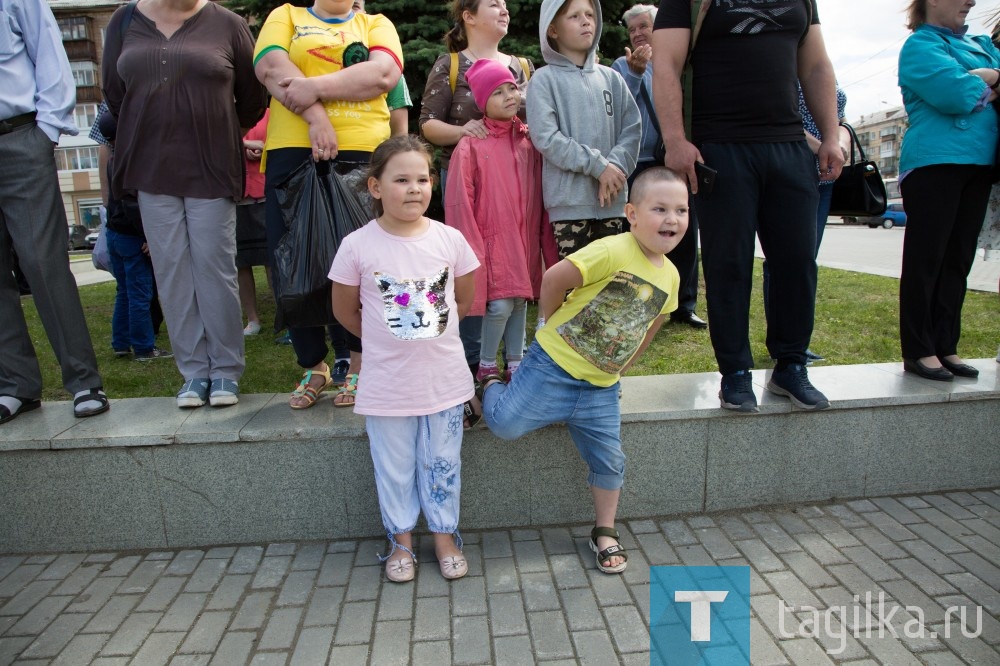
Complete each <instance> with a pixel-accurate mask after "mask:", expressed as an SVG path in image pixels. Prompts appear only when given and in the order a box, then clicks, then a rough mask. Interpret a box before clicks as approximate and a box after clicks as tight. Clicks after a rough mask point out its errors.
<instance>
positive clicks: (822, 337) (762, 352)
mask: <svg viewBox="0 0 1000 666" xmlns="http://www.w3.org/2000/svg"><path fill="white" fill-rule="evenodd" d="M254 271H255V277H256V280H257V302H258V309H259V311H260V316H261V325H262V330H261V333H260V334H258V335H256V336H250V337H247V338H245V340H246V360H247V363H246V366H247V367H246V372H245V374H244V375H243V378H242V380H241V381H240V390H241V391H242V392H243V393H285V392H289V391H291V390H292V389H293V388H294V386H295V384H297V383H298V379H299V377H300V376H301V374H302V369H301V368H300V367H299V366H298V364H297V363H296V362H295V354H294V352H293V351H292V349H291V347H288V346H284V345H277V344H275V342H274V339H275V334H274V333H272V323H273V321H274V307H275V306H274V302H273V299H272V295H271V290H270V288H269V287H268V285H267V281H266V279H265V277H264V271H263V269H262V268H260V267H258V268H255V269H254ZM761 283H762V279H761V260H759V259H758V260H756V262H755V266H754V288H753V292H752V294H751V319H750V343H751V348H752V351H753V357H754V362H755V364H756V367H758V368H768V367H771V366H772V365H773V361H771V359H770V358H769V356H768V353H767V348H766V346H765V344H764V336H765V333H766V325H765V322H764V315H763V300H762V292H761ZM79 290H80V299H81V301H82V303H83V309H84V314H85V316H86V318H87V325H88V328H89V330H90V335H91V339H92V341H93V343H94V350H95V352H96V354H97V361H98V367H99V369H100V371H101V374H102V376H103V378H104V387H105V390H106V391H107V393H108V396H109V397H110V398H112V399H116V398H136V397H154V396H166V397H169V396H173V395H174V394H175V393H176V391H177V389H178V387H179V386H180V385H181V384H182V383H183V380H182V378H181V376H180V374H179V373H178V372H177V367H176V365H175V364H174V362H173V361H172V360H171V359H163V360H156V361H152V362H149V363H136V362H134V361H133V360H132V359H131V357H129V358H125V359H122V358H116V357H115V356H114V353H113V352H112V349H111V317H112V313H113V311H114V298H115V283H114V282H104V283H101V284H95V285H87V286H82V287H80V288H79ZM898 293H899V280H897V279H895V278H888V277H881V276H877V275H869V274H867V273H854V272H851V271H843V270H837V269H833V268H824V267H820V268H819V289H818V291H817V295H816V317H815V326H814V331H813V337H812V342H811V345H810V346H811V348H812V349H813V350H815V351H816V352H817V353H819V354H821V355H822V356H824V357H825V358H826V362H825V363H826V364H828V365H852V364H858V363H891V362H898V361H900V356H899V319H898V311H899V305H898V303H899V300H898ZM704 294H705V288H704V283H702V284H701V288H700V291H699V300H698V307H697V309H698V312H699V314H701V315H702V316H705V296H704ZM21 304H22V306H23V309H24V314H25V319H26V320H27V322H28V328H29V332H30V335H31V340H32V342H33V343H34V345H35V350H36V353H37V354H38V361H39V365H40V366H41V369H42V378H43V385H44V388H43V393H42V399H43V400H68V399H69V398H70V396H69V394H68V393H66V391H65V390H64V389H63V388H62V377H61V372H60V369H59V365H58V363H57V362H56V359H55V355H54V354H53V352H52V347H51V345H49V343H48V338H47V337H46V335H45V331H44V329H43V327H42V325H41V322H40V320H39V318H38V313H37V311H36V310H35V306H34V301H33V300H32V298H31V297H30V296H26V297H24V298H22V300H21ZM529 309H530V311H529V313H528V321H529V323H533V322H534V320H535V311H534V307H533V306H531V307H530V308H529ZM998 322H1000V299H998V297H997V295H996V294H992V293H984V292H976V291H969V292H968V293H967V295H966V299H965V307H964V309H963V313H962V340H961V343H960V349H959V353H960V354H961V355H962V356H963V357H965V358H992V357H993V356H994V355H995V354H996V353H997V344H1000V323H998ZM533 333H534V327H533V325H529V326H528V335H529V336H532V335H533ZM157 346H160V347H163V348H169V347H170V342H169V340H168V339H167V335H166V328H165V325H164V329H163V330H162V331H161V334H160V336H159V337H158V338H157ZM328 360H330V361H331V362H332V352H331V355H330V356H328ZM716 370H717V367H716V364H715V357H714V354H713V352H712V345H711V341H710V339H709V333H708V331H698V330H694V329H692V328H690V327H688V326H684V325H676V324H666V325H664V327H663V329H662V330H661V331H660V333H659V334H658V335H657V336H656V339H655V340H654V341H653V344H652V345H650V348H649V349H648V350H647V351H646V353H645V354H644V355H643V357H642V358H641V359H640V360H639V361H638V362H637V363H636V365H635V366H634V367H633V368H632V370H631V372H629V374H630V375H655V374H672V373H689V372H715V371H716ZM819 388H820V389H822V387H819Z"/></svg>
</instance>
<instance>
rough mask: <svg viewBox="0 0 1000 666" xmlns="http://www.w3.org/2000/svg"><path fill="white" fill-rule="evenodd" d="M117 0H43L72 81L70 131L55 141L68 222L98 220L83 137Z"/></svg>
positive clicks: (93, 164) (90, 153)
mask: <svg viewBox="0 0 1000 666" xmlns="http://www.w3.org/2000/svg"><path fill="white" fill-rule="evenodd" d="M122 4H124V2H122V0H49V7H51V8H52V13H53V14H55V17H56V22H57V23H58V24H59V29H60V30H61V31H62V41H63V46H64V47H65V48H66V55H67V56H69V64H70V68H71V69H72V70H73V78H74V80H75V81H76V111H75V113H74V117H75V119H76V127H77V129H79V130H80V133H79V134H78V135H76V136H65V135H64V136H62V137H61V138H60V139H59V145H58V146H57V147H56V167H57V168H58V169H59V189H60V190H61V191H62V197H63V205H64V206H65V207H66V217H67V219H68V221H69V224H70V225H71V226H72V225H74V224H82V225H83V226H85V227H87V228H89V229H96V228H97V227H98V226H100V217H99V212H98V211H99V208H100V206H101V188H100V181H99V180H98V169H97V144H96V143H94V142H93V141H91V140H90V139H89V138H87V134H88V133H89V132H90V128H91V126H92V125H93V124H94V118H95V117H96V115H97V107H98V106H99V105H100V103H101V56H102V54H103V52H104V35H105V32H106V29H107V25H108V21H109V20H110V19H111V15H112V14H113V13H114V11H115V9H117V8H118V6H119V5H122Z"/></svg>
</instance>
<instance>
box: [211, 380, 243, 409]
mask: <svg viewBox="0 0 1000 666" xmlns="http://www.w3.org/2000/svg"><path fill="white" fill-rule="evenodd" d="M239 401H240V385H239V384H237V383H236V382H234V381H233V380H232V379H213V380H212V390H211V393H209V395H208V404H210V405H211V406H212V407H228V406H229V405H235V404H236V403H238V402H239Z"/></svg>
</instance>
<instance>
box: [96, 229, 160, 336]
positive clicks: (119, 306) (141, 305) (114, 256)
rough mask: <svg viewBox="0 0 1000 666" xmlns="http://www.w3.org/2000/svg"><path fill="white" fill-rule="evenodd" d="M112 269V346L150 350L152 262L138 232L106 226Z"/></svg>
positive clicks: (151, 332)
mask: <svg viewBox="0 0 1000 666" xmlns="http://www.w3.org/2000/svg"><path fill="white" fill-rule="evenodd" d="M104 233H105V234H107V238H108V253H109V254H110V255H111V273H112V275H114V276H115V280H116V281H117V282H118V291H117V295H116V297H115V310H114V314H113V315H112V317H111V346H112V347H113V348H114V349H115V350H116V351H128V350H129V349H131V350H132V351H134V352H135V353H136V354H148V353H149V352H151V351H153V318H152V316H151V315H150V313H149V305H150V301H152V299H153V264H152V262H151V261H150V260H149V257H147V256H146V255H145V254H143V252H142V244H143V242H144V241H143V240H142V238H141V237H140V236H130V235H128V234H120V233H118V232H116V231H115V230H113V229H108V228H105V232H104Z"/></svg>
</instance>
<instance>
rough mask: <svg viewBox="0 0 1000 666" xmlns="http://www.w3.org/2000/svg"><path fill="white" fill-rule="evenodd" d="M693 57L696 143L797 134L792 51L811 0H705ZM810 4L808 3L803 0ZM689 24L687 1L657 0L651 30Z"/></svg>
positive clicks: (802, 31)
mask: <svg viewBox="0 0 1000 666" xmlns="http://www.w3.org/2000/svg"><path fill="white" fill-rule="evenodd" d="M705 2H711V3H712V4H711V7H710V8H709V10H708V13H707V14H706V15H705V22H704V23H703V24H702V28H701V33H700V34H699V35H698V41H697V43H696V44H695V48H694V54H693V56H692V61H691V64H692V67H693V69H694V86H693V91H692V95H693V103H692V106H693V114H692V125H691V130H692V133H693V134H694V140H695V142H697V143H703V142H728V143H753V142H778V141H795V140H798V139H802V138H803V134H802V117H801V116H800V115H799V110H798V91H797V89H796V86H795V82H796V80H798V64H797V63H798V49H799V44H800V42H801V40H802V38H803V37H804V36H805V33H806V31H807V29H808V25H807V22H808V20H809V4H811V5H812V23H819V17H818V15H817V12H816V0H705ZM807 3H809V4H807ZM662 28H688V29H690V28H691V2H690V0H662V2H660V9H659V11H658V12H657V14H656V21H655V23H654V25H653V29H654V30H659V29H662Z"/></svg>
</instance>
